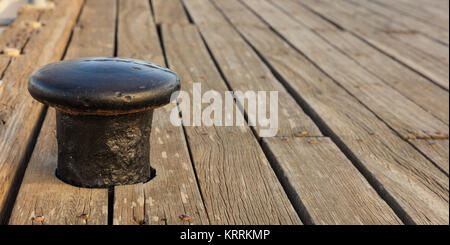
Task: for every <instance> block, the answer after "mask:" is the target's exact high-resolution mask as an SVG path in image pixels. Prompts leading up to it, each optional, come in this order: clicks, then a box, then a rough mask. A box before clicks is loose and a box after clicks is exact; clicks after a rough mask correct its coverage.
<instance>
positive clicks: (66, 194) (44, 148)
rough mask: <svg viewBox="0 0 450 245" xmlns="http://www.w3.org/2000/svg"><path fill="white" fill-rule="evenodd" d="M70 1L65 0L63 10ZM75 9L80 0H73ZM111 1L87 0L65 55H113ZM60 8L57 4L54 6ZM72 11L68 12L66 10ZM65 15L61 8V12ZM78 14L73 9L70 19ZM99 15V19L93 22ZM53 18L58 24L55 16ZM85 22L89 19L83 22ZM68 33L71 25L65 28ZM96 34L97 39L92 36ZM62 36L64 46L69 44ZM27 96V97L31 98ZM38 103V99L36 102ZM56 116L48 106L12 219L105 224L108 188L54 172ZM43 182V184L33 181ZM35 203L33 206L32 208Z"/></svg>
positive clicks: (72, 56)
mask: <svg viewBox="0 0 450 245" xmlns="http://www.w3.org/2000/svg"><path fill="white" fill-rule="evenodd" d="M72 2H73V3H75V1H72V0H66V1H64V4H65V5H67V6H66V8H67V9H72V10H70V11H73V8H74V6H73V5H71V4H70V3H72ZM76 2H77V3H78V8H80V7H81V4H82V1H76ZM114 3H115V1H114V0H100V1H99V0H87V1H86V2H85V5H84V6H83V11H82V13H81V16H80V20H79V22H78V23H77V25H76V26H75V28H74V33H73V37H72V41H71V42H70V44H69V47H68V50H67V53H66V56H65V57H64V58H65V59H73V58H77V57H87V56H113V55H114V29H115V22H114V18H115V15H116V5H115V4H114ZM56 8H58V5H57V6H56ZM69 13H70V12H69ZM60 14H61V15H63V14H65V13H64V12H61V13H60ZM76 17H77V13H73V16H72V18H73V19H72V24H73V22H74V21H75V20H76ZM96 18H99V19H101V20H102V21H93V20H94V19H96ZM51 23H55V24H56V23H59V22H57V21H54V22H51ZM87 23H89V24H87ZM64 30H65V31H66V32H67V37H69V35H70V32H69V31H70V30H71V28H67V27H65V28H64ZM94 33H96V34H95V39H94V35H93V34H94ZM67 41H68V40H66V41H65V42H64V43H63V45H64V46H63V47H65V45H66V44H67ZM29 98H30V99H31V97H29ZM36 104H37V102H36ZM55 121H56V119H55V115H54V112H53V111H52V110H50V111H49V113H48V115H47V118H46V120H45V121H44V124H43V126H42V129H41V135H40V137H39V139H38V141H37V143H36V147H35V150H34V152H33V155H32V157H31V159H30V162H29V166H28V169H27V171H26V174H25V177H24V180H23V184H22V185H21V189H20V191H19V194H18V196H17V201H16V203H15V205H14V210H13V212H12V214H11V219H10V221H9V223H10V224H107V222H108V190H105V189H91V190H86V189H80V188H77V187H73V186H70V185H68V184H65V183H63V182H62V181H59V180H57V178H56V176H55V175H54V174H55V172H54V170H55V169H56V162H57V154H56V153H57V145H56V134H55V129H56V127H55V124H54V123H55ZM39 181H41V182H42V183H47V184H46V185H45V188H42V186H40V185H36V184H35V183H36V182H39ZM36 207H38V208H37V209H35V208H36Z"/></svg>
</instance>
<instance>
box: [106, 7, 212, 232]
mask: <svg viewBox="0 0 450 245" xmlns="http://www.w3.org/2000/svg"><path fill="white" fill-rule="evenodd" d="M166 2H167V1H166ZM118 24H119V28H118V33H117V37H118V40H119V41H118V47H117V51H118V56H120V57H131V58H136V59H142V60H145V61H149V62H153V63H156V64H159V65H161V66H164V65H165V60H164V56H163V53H162V49H161V44H160V42H159V39H158V35H157V30H156V26H155V23H154V22H153V18H152V16H151V12H150V6H149V2H148V1H147V0H134V1H129V0H120V1H119V20H118ZM133 33H139V36H138V37H136V35H133ZM173 107H175V105H169V106H165V107H163V108H161V109H157V110H155V111H154V112H153V122H152V134H151V138H150V145H151V148H150V161H151V166H152V167H153V168H155V169H156V174H157V176H156V178H155V179H153V180H151V181H150V182H148V183H145V184H138V185H131V186H118V187H115V188H114V189H115V191H114V217H113V222H114V224H115V225H131V224H169V225H182V224H196V225H200V224H208V223H209V221H208V217H207V214H206V210H205V207H204V205H203V201H202V197H201V195H200V191H199V189H198V185H197V181H196V177H195V173H194V170H193V167H192V162H191V159H190V156H189V150H188V147H187V144H186V139H185V137H184V132H183V128H182V127H175V126H173V125H172V124H171V123H170V120H169V115H170V113H171V110H172V109H173ZM183 214H188V215H189V216H190V217H191V220H190V221H189V222H187V221H183V220H182V219H180V218H179V217H180V216H181V215H183Z"/></svg>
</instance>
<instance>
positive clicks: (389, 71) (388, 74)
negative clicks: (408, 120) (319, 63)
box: [272, 0, 449, 125]
mask: <svg viewBox="0 0 450 245" xmlns="http://www.w3.org/2000/svg"><path fill="white" fill-rule="evenodd" d="M272 2H273V3H274V4H276V5H277V6H279V7H280V8H281V9H283V10H284V11H286V12H289V13H290V14H291V16H292V17H293V18H294V19H295V20H297V21H299V22H301V23H302V24H304V25H305V26H307V27H308V28H311V29H314V30H316V33H318V34H319V35H320V36H321V37H323V38H324V39H325V40H327V41H328V43H330V44H331V45H333V46H334V47H336V48H337V49H339V50H340V51H341V52H342V53H344V54H345V55H347V56H349V57H350V58H352V59H353V60H355V61H356V62H357V63H358V64H359V65H361V66H363V67H364V68H365V69H366V70H368V71H370V72H371V73H372V74H373V75H375V76H377V77H379V78H380V79H382V80H383V81H384V82H385V83H387V84H388V85H390V87H392V88H394V89H395V90H397V91H399V92H400V93H402V94H403V95H404V96H405V97H407V98H408V99H410V100H412V101H413V102H415V103H416V104H418V105H419V106H421V107H422V108H424V109H425V110H426V111H428V112H430V113H432V114H433V115H434V116H436V117H438V118H439V119H441V120H442V121H443V122H445V123H446V124H447V125H448V123H449V107H448V101H449V94H448V91H445V90H443V89H442V88H441V87H439V86H437V85H435V84H434V83H432V82H430V81H429V80H427V79H425V78H424V77H422V76H420V75H418V74H417V73H415V72H414V71H411V70H410V69H408V68H407V67H405V66H403V65H402V64H400V63H398V62H396V61H395V60H393V59H391V58H390V57H388V56H386V55H384V54H382V53H381V52H379V51H378V50H376V49H375V48H373V47H372V46H370V45H368V44H367V43H365V42H364V41H362V40H360V39H359V38H357V37H355V36H354V35H352V34H350V33H348V32H342V31H335V30H333V29H331V31H327V30H329V27H328V25H326V24H323V22H322V21H323V19H320V20H317V21H316V20H315V19H312V18H307V20H308V21H304V20H305V18H303V17H304V16H305V14H304V12H305V11H308V10H307V9H305V8H304V7H303V6H301V5H300V4H298V3H297V2H296V1H295V0H282V1H272ZM359 2H361V3H362V2H368V1H359ZM316 17H317V16H316ZM313 20H314V21H313ZM321 20H322V21H321ZM324 30H325V31H324Z"/></svg>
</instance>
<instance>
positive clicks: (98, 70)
mask: <svg viewBox="0 0 450 245" xmlns="http://www.w3.org/2000/svg"><path fill="white" fill-rule="evenodd" d="M179 89H180V81H179V78H178V76H177V75H176V74H175V73H173V72H172V71H170V70H168V69H165V68H162V67H159V66H156V65H153V64H150V63H145V62H143V61H138V60H131V59H121V58H86V59H77V60H69V61H62V62H58V63H54V64H49V65H46V66H44V67H42V68H41V69H39V70H38V71H36V72H35V73H34V74H33V75H32V76H31V78H30V81H29V84H28V90H29V92H30V94H31V95H32V96H33V97H34V98H35V99H36V100H38V101H40V102H42V103H44V104H47V105H49V106H52V107H55V108H56V111H57V118H56V120H57V139H58V167H57V170H56V175H57V177H58V178H59V179H61V180H62V181H64V182H66V183H69V184H71V185H75V186H79V187H88V188H107V187H112V186H117V185H128V184H137V183H142V182H147V181H149V180H150V179H151V178H152V177H153V176H154V170H153V169H152V168H151V167H150V162H149V150H150V145H149V144H150V142H149V138H150V129H151V121H152V115H153V111H152V110H153V109H155V108H158V107H161V106H164V105H166V104H168V103H169V102H170V97H171V95H172V93H173V92H175V91H178V90H179Z"/></svg>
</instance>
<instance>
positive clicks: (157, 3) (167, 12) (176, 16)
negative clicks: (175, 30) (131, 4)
mask: <svg viewBox="0 0 450 245" xmlns="http://www.w3.org/2000/svg"><path fill="white" fill-rule="evenodd" d="M152 7H153V13H154V15H155V22H156V24H157V25H160V24H172V23H179V24H188V23H189V19H188V17H187V15H186V12H185V11H184V6H183V4H182V3H181V1H180V0H152Z"/></svg>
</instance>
